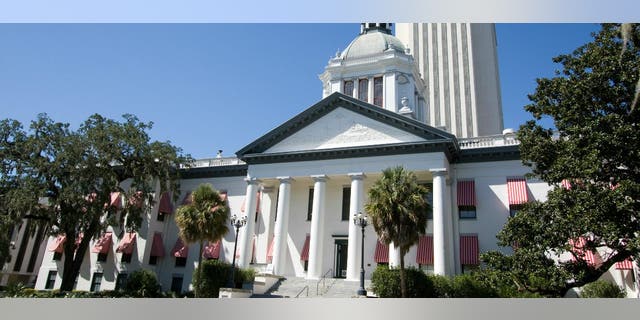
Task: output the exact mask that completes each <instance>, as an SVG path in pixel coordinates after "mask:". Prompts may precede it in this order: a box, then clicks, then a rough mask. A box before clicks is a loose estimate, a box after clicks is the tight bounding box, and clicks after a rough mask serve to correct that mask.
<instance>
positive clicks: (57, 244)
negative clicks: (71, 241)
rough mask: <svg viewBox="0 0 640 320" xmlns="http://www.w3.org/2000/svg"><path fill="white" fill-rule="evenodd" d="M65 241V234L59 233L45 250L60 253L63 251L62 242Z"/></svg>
mask: <svg viewBox="0 0 640 320" xmlns="http://www.w3.org/2000/svg"><path fill="white" fill-rule="evenodd" d="M65 241H67V236H65V235H63V234H59V235H58V236H57V237H56V238H55V239H54V240H53V241H52V242H51V243H50V244H49V246H48V247H47V250H49V251H53V252H57V253H62V252H63V251H64V242H65Z"/></svg>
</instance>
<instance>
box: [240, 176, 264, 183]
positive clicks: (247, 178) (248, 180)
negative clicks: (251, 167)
mask: <svg viewBox="0 0 640 320" xmlns="http://www.w3.org/2000/svg"><path fill="white" fill-rule="evenodd" d="M244 181H245V182H246V183H247V184H258V183H260V182H262V181H260V179H258V178H252V177H249V176H247V177H246V178H244Z"/></svg>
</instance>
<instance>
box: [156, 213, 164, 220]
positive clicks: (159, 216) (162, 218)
mask: <svg viewBox="0 0 640 320" xmlns="http://www.w3.org/2000/svg"><path fill="white" fill-rule="evenodd" d="M157 219H158V221H164V213H162V212H160V211H158V217H157Z"/></svg>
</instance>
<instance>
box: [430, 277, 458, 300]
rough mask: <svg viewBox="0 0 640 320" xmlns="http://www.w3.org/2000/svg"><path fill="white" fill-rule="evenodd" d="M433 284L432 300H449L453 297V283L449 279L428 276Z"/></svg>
mask: <svg viewBox="0 0 640 320" xmlns="http://www.w3.org/2000/svg"><path fill="white" fill-rule="evenodd" d="M429 278H430V279H431V282H432V283H433V297H434V298H451V297H452V296H453V283H452V281H451V279H450V278H449V277H446V276H441V275H430V276H429Z"/></svg>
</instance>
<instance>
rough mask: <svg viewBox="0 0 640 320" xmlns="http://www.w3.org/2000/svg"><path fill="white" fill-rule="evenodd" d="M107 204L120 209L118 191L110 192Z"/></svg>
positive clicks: (120, 199)
mask: <svg viewBox="0 0 640 320" xmlns="http://www.w3.org/2000/svg"><path fill="white" fill-rule="evenodd" d="M109 205H110V206H112V207H115V208H116V209H122V196H121V195H120V192H111V195H110V201H109Z"/></svg>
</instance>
